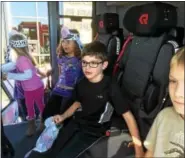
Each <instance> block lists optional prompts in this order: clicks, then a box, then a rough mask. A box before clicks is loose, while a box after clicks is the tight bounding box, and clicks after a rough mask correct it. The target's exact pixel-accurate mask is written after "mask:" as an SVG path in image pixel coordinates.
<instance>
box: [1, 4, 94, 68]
mask: <svg viewBox="0 0 185 158" xmlns="http://www.w3.org/2000/svg"><path fill="white" fill-rule="evenodd" d="M58 4H59V15H67V16H85V17H89V19H87V18H86V19H83V18H82V20H81V21H74V20H71V18H60V19H59V22H60V26H62V25H65V26H67V27H68V28H69V29H76V30H77V31H78V32H79V33H80V38H81V40H82V43H83V44H85V43H89V42H91V41H92V28H91V22H92V2H58ZM4 5H5V10H6V18H5V20H6V21H5V22H6V23H7V27H8V29H7V30H6V32H10V31H11V30H12V29H15V30H18V31H20V32H22V33H23V34H25V35H26V36H27V38H28V43H29V51H30V53H31V54H32V55H33V56H34V58H35V59H36V61H37V63H38V65H39V67H40V68H41V69H43V70H48V69H50V41H49V26H48V23H49V22H48V3H47V2H33V1H32V2H4ZM7 34H8V33H7Z"/></svg>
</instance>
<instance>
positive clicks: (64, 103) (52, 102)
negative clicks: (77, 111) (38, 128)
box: [42, 94, 72, 121]
mask: <svg viewBox="0 0 185 158" xmlns="http://www.w3.org/2000/svg"><path fill="white" fill-rule="evenodd" d="M71 104H72V101H71V99H70V98H66V97H62V96H59V95H55V94H52V95H51V96H50V98H49V100H48V102H47V104H46V106H45V108H44V111H43V114H42V118H43V121H45V120H46V119H47V118H48V117H50V116H54V115H56V114H60V113H63V112H64V111H65V110H67V109H68V108H69V106H70V105H71Z"/></svg>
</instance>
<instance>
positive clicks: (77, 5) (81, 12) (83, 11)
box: [59, 2, 92, 17]
mask: <svg viewBox="0 0 185 158" xmlns="http://www.w3.org/2000/svg"><path fill="white" fill-rule="evenodd" d="M59 14H60V15H73V16H87V17H92V2H59Z"/></svg>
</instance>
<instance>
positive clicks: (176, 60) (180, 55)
mask: <svg viewBox="0 0 185 158" xmlns="http://www.w3.org/2000/svg"><path fill="white" fill-rule="evenodd" d="M184 48H185V46H183V47H181V48H180V49H179V50H178V51H177V52H176V54H175V55H174V56H173V58H172V59H171V63H170V67H172V66H174V65H177V66H178V65H182V66H184V51H185V50H184Z"/></svg>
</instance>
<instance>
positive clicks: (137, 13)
mask: <svg viewBox="0 0 185 158" xmlns="http://www.w3.org/2000/svg"><path fill="white" fill-rule="evenodd" d="M123 25H124V26H125V28H126V29H127V30H128V31H130V32H132V33H134V34H135V35H140V36H150V35H156V34H161V33H163V32H165V31H169V30H168V29H170V28H173V27H175V26H176V25H177V11H176V7H174V6H172V5H170V4H165V3H161V2H155V3H148V4H144V5H140V6H134V7H131V8H130V9H129V10H128V11H127V12H126V14H125V17H124V19H123Z"/></svg>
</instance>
